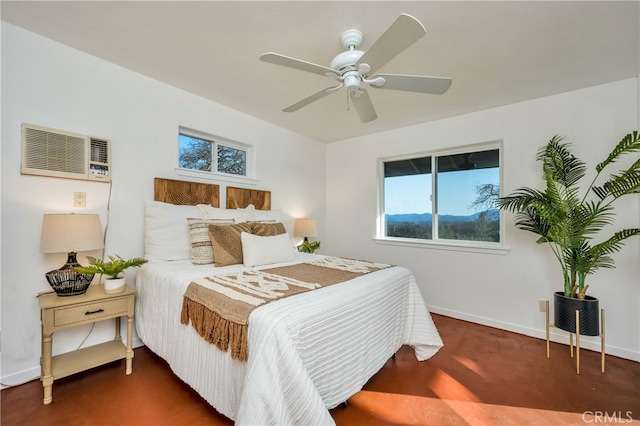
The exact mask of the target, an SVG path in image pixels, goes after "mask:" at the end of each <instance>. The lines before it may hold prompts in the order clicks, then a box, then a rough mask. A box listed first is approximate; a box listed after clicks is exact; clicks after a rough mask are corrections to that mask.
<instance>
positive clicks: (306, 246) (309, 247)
mask: <svg viewBox="0 0 640 426" xmlns="http://www.w3.org/2000/svg"><path fill="white" fill-rule="evenodd" d="M319 248H320V241H314V242H311V241H309V240H305V241H303V242H302V243H301V244H300V251H301V252H303V253H313V252H315V251H316V250H318V249H319Z"/></svg>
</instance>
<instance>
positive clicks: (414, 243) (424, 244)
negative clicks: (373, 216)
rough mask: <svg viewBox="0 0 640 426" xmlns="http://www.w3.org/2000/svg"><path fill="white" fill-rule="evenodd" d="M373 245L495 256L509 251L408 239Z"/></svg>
mask: <svg viewBox="0 0 640 426" xmlns="http://www.w3.org/2000/svg"><path fill="white" fill-rule="evenodd" d="M373 241H374V243H376V244H384V245H390V246H402V247H414V248H421V249H430V250H449V251H462V252H470V253H484V254H495V255H502V256H504V255H506V254H508V253H509V251H510V250H511V249H510V248H509V247H506V246H502V245H497V244H482V243H478V244H473V245H471V244H469V243H464V244H463V243H456V242H443V241H426V240H419V241H418V240H411V239H408V238H393V239H391V238H374V239H373Z"/></svg>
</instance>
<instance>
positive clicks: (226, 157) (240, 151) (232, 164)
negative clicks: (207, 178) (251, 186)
mask: <svg viewBox="0 0 640 426" xmlns="http://www.w3.org/2000/svg"><path fill="white" fill-rule="evenodd" d="M250 152H251V147H250V146H248V145H244V144H240V143H237V142H228V141H224V140H221V139H218V138H215V137H213V136H209V135H205V134H202V133H199V132H195V131H190V130H186V129H180V133H179V136H178V167H180V168H183V169H189V170H197V171H202V172H213V173H224V174H228V175H236V176H248V173H247V169H248V164H249V162H248V157H249V154H250Z"/></svg>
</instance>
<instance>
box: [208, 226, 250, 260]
mask: <svg viewBox="0 0 640 426" xmlns="http://www.w3.org/2000/svg"><path fill="white" fill-rule="evenodd" d="M242 232H247V233H249V234H250V233H251V226H250V225H249V222H243V223H236V224H234V225H222V226H220V225H209V237H210V238H211V244H212V246H213V253H214V263H215V265H216V266H226V265H235V264H238V263H242V241H241V240H240V234H241V233H242Z"/></svg>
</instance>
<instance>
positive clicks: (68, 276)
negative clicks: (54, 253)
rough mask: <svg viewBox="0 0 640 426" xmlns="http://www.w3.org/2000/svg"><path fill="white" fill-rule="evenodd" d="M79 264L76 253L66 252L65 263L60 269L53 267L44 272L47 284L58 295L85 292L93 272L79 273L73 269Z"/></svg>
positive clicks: (75, 294) (73, 294) (74, 294)
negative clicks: (51, 269)
mask: <svg viewBox="0 0 640 426" xmlns="http://www.w3.org/2000/svg"><path fill="white" fill-rule="evenodd" d="M76 266H80V264H79V263H78V261H77V260H76V253H75V252H70V253H69V254H68V258H67V263H65V264H64V265H63V266H62V267H60V269H54V270H53V271H49V272H47V273H46V274H45V277H46V278H47V281H48V282H49V285H50V286H51V288H52V289H53V291H55V292H56V294H57V295H58V296H77V295H79V294H84V293H86V291H87V289H88V288H89V285H91V281H92V280H93V276H94V275H95V274H81V273H80V272H76V270H75V269H74V268H75V267H76Z"/></svg>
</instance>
